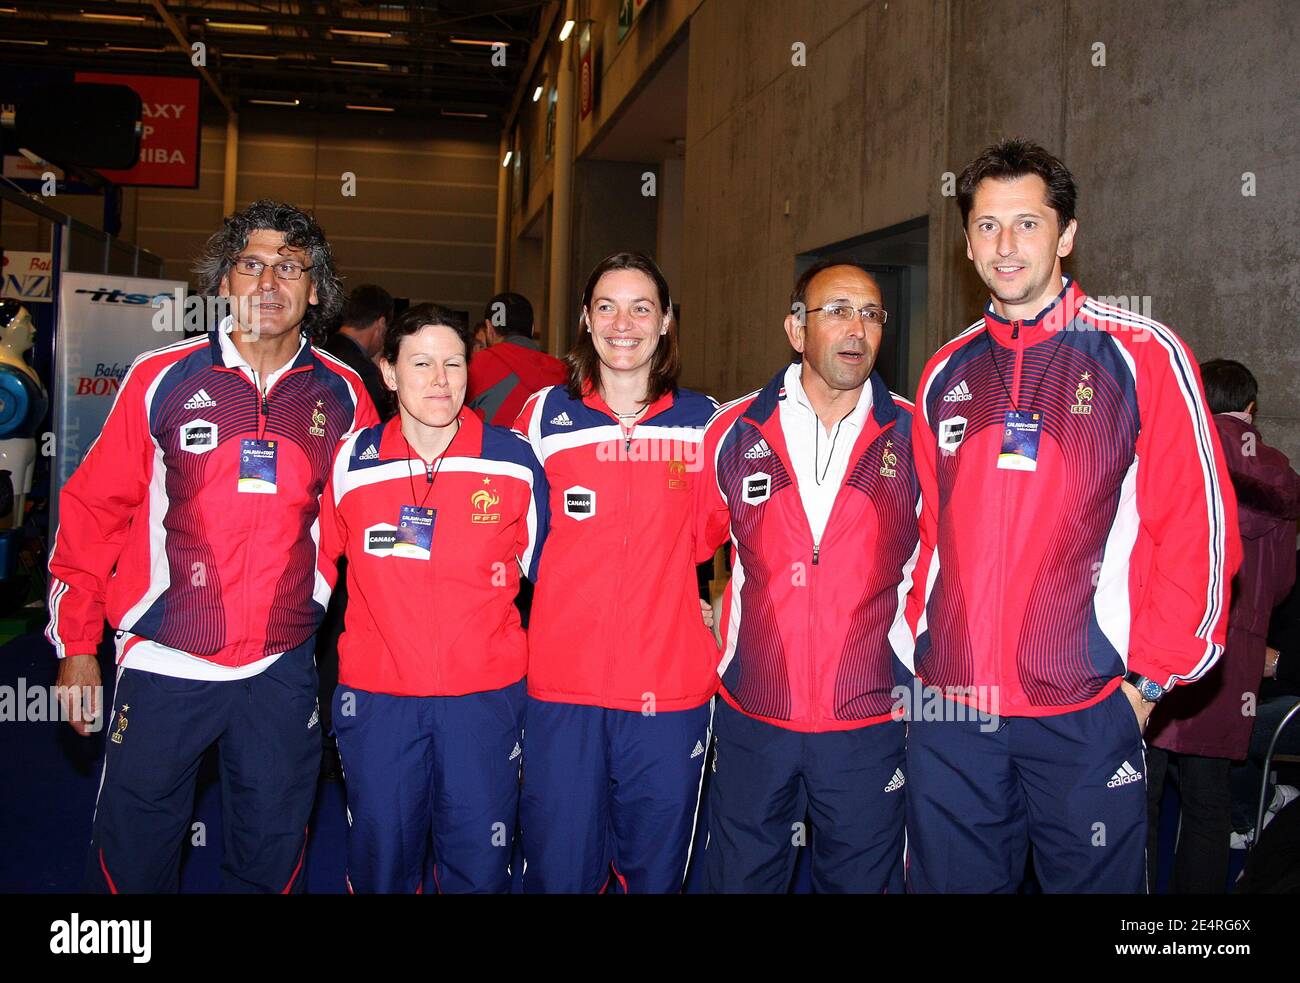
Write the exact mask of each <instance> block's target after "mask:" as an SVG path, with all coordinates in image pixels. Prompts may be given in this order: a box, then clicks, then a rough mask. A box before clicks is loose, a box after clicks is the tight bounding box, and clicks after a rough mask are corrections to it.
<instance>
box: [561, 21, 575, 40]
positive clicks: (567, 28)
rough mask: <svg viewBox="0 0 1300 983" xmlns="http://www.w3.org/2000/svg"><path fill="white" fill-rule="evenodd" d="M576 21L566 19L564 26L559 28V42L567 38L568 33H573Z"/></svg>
mask: <svg viewBox="0 0 1300 983" xmlns="http://www.w3.org/2000/svg"><path fill="white" fill-rule="evenodd" d="M576 23H577V21H571V20H566V21H565V22H564V26H563V27H562V28H560V43H561V44H563V43H564V42H565V41H567V40H569V35H570V34H572V33H573V28H574V25H575V24H576Z"/></svg>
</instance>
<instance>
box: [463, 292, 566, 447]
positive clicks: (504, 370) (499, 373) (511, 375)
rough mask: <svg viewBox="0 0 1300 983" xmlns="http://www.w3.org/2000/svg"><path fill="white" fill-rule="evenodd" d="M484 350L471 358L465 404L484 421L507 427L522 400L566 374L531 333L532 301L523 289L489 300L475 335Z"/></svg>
mask: <svg viewBox="0 0 1300 983" xmlns="http://www.w3.org/2000/svg"><path fill="white" fill-rule="evenodd" d="M479 336H481V337H482V338H483V343H484V346H485V348H484V350H483V351H482V352H480V353H479V354H478V356H477V357H476V358H475V359H474V360H473V361H472V362H471V363H470V367H469V399H468V405H469V408H470V409H472V410H474V411H475V412H476V413H478V415H479V417H481V418H482V419H483V420H484V421H485V422H487V423H492V424H495V425H497V426H502V427H508V426H510V425H511V424H513V423H514V422H515V420H516V419H517V418H518V416H519V412H520V411H521V410H522V409H523V408H524V400H526V399H527V398H528V397H529V396H531V395H532V394H533V393H535V392H537V390H539V389H542V388H544V387H546V386H558V385H561V384H562V383H563V382H564V381H565V379H566V378H567V374H566V370H565V368H564V363H563V362H561V361H560V360H559V359H558V358H553V357H552V356H550V355H547V354H546V353H545V352H544V351H542V346H541V345H540V344H538V342H537V341H535V340H534V339H533V305H532V304H530V303H528V298H527V297H524V296H523V295H522V294H513V293H504V294H497V295H496V296H495V297H493V298H492V299H491V300H489V301H488V303H487V308H486V309H485V310H484V312H483V322H482V324H481V325H480V326H479V328H478V329H477V330H476V331H475V337H476V338H478V337H479Z"/></svg>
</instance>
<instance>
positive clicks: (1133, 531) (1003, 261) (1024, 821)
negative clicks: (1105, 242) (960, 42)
mask: <svg viewBox="0 0 1300 983" xmlns="http://www.w3.org/2000/svg"><path fill="white" fill-rule="evenodd" d="M958 189H959V192H958V203H959V205H960V207H961V212H962V218H963V222H964V225H965V237H966V255H967V257H968V258H969V259H970V260H971V261H972V262H973V263H974V264H975V269H976V272H977V273H978V274H979V276H980V278H981V279H982V280H983V281H984V282H985V284H986V285H987V286H988V289H989V293H990V300H989V303H988V306H987V307H986V308H985V310H984V314H983V316H982V317H980V318H979V319H978V320H977V321H976V322H975V323H974V324H972V325H971V326H970V327H969V328H967V329H966V330H965V331H963V332H962V333H961V334H959V335H957V337H956V338H954V339H953V340H952V341H950V342H948V343H947V344H945V345H944V346H943V347H942V348H940V349H939V351H938V352H937V353H936V354H935V355H934V356H933V357H932V358H931V359H930V361H929V362H928V363H927V365H926V367H925V370H924V371H923V373H922V375H921V381H920V389H919V392H918V396H917V402H916V431H915V439H914V443H913V450H914V453H915V458H916V469H917V476H918V479H919V481H920V485H921V495H922V509H921V516H920V527H921V529H920V552H919V556H918V558H917V562H916V566H915V570H914V571H913V574H912V583H913V587H912V592H911V596H910V598H909V601H908V611H907V615H908V620H909V621H910V623H911V626H912V630H913V632H914V635H915V637H916V650H915V662H914V668H915V672H916V674H917V676H918V678H919V680H920V683H921V684H923V686H924V687H925V694H926V695H925V696H924V697H923V699H924V700H925V705H924V706H923V707H920V708H918V707H916V706H913V707H912V711H913V712H912V718H911V722H910V724H909V728H908V752H907V754H908V770H907V772H906V775H907V786H906V787H907V790H908V806H907V808H908V820H907V822H908V836H909V840H908V882H909V886H910V888H911V889H912V890H915V891H944V892H950V891H974V892H990V891H1014V890H1016V889H1017V888H1018V887H1019V886H1020V883H1021V881H1022V879H1023V876H1024V872H1025V859H1026V853H1027V851H1028V850H1029V849H1030V848H1032V849H1033V859H1034V871H1035V874H1036V876H1037V878H1038V881H1039V883H1040V884H1041V886H1042V887H1043V889H1044V890H1046V891H1049V892H1078V891H1109V892H1139V891H1143V890H1144V889H1145V883H1146V864H1145V852H1146V845H1147V837H1146V795H1145V787H1144V778H1145V776H1144V771H1145V768H1144V762H1143V757H1142V751H1143V749H1142V727H1143V726H1144V725H1145V723H1146V718H1147V716H1148V715H1149V714H1150V712H1151V708H1152V707H1154V706H1155V702H1156V701H1157V700H1159V699H1160V698H1161V697H1162V696H1163V695H1164V693H1165V692H1167V691H1168V690H1170V689H1172V688H1173V687H1174V686H1176V685H1179V684H1181V683H1188V682H1193V681H1195V680H1197V679H1199V678H1201V677H1202V676H1204V675H1205V673H1206V672H1208V671H1209V670H1210V668H1211V667H1212V666H1213V665H1214V664H1215V662H1216V660H1217V659H1218V658H1219V656H1220V655H1221V653H1222V651H1223V644H1224V637H1225V633H1226V628H1227V604H1228V584H1229V582H1230V581H1231V579H1232V574H1233V571H1235V570H1236V568H1237V564H1238V562H1239V557H1240V546H1239V543H1238V538H1237V528H1236V507H1235V501H1234V498H1233V495H1232V489H1231V485H1230V483H1229V480H1228V473H1227V469H1226V467H1225V465H1224V460H1223V451H1222V449H1221V448H1220V446H1219V441H1218V438H1217V436H1216V435H1215V432H1214V427H1213V424H1212V422H1211V420H1210V414H1209V411H1208V410H1207V408H1206V406H1205V397H1204V396H1203V394H1202V391H1201V384H1200V380H1199V378H1198V375H1197V371H1196V363H1195V360H1194V359H1193V358H1192V355H1191V352H1190V351H1189V350H1188V348H1187V346H1186V345H1185V344H1184V343H1183V342H1182V341H1181V340H1180V339H1179V338H1178V337H1177V336H1176V335H1175V334H1174V333H1173V332H1172V331H1170V330H1169V328H1167V327H1165V326H1164V325H1163V324H1160V323H1158V322H1156V321H1152V320H1150V319H1148V318H1144V317H1139V316H1138V315H1136V314H1132V313H1129V312H1128V311H1125V310H1121V309H1119V308H1115V307H1110V306H1107V305H1105V304H1101V303H1099V302H1098V301H1096V300H1093V299H1091V298H1089V297H1087V296H1086V295H1085V294H1084V293H1083V291H1082V290H1081V289H1080V288H1079V286H1078V284H1076V283H1075V282H1074V281H1073V280H1071V279H1070V278H1069V277H1067V276H1063V275H1062V273H1061V261H1062V260H1063V259H1064V258H1065V257H1066V256H1068V255H1069V254H1070V252H1071V250H1072V249H1073V247H1074V238H1075V234H1076V232H1077V229H1078V222H1077V220H1076V219H1075V217H1074V207H1075V199H1076V191H1075V186H1074V181H1073V179H1072V178H1071V176H1070V173H1069V171H1068V170H1067V169H1066V167H1065V165H1064V164H1062V163H1061V162H1060V161H1059V160H1057V159H1056V158H1055V157H1053V156H1052V155H1051V154H1049V153H1048V152H1047V151H1046V150H1044V149H1043V148H1042V147H1039V146H1037V145H1035V144H1032V143H1028V142H1026V141H1023V140H1006V141H1003V142H1001V143H999V144H996V145H994V146H992V147H989V148H988V149H987V150H985V151H984V152H983V153H982V154H980V156H979V157H977V158H976V159H975V160H974V161H972V162H971V164H970V165H969V166H968V167H967V168H966V170H965V171H964V172H963V174H962V176H961V179H960V181H959V184H958ZM931 695H934V696H935V697H936V700H935V705H936V706H938V707H939V708H940V709H941V710H942V712H941V713H936V712H934V708H933V707H931V706H930V703H931V701H930V699H929V697H930V696H931ZM940 698H941V702H939V700H940ZM973 709H974V710H976V711H978V713H977V714H976V716H979V715H980V714H990V715H996V716H997V718H998V723H999V726H997V727H996V728H989V727H986V726H985V725H984V724H983V723H982V722H977V721H976V720H973V719H971V718H972V713H971V711H972V710H973ZM918 711H923V712H918ZM936 718H938V719H936Z"/></svg>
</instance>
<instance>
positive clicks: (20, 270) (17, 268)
mask: <svg viewBox="0 0 1300 983" xmlns="http://www.w3.org/2000/svg"><path fill="white" fill-rule="evenodd" d="M51 270H52V266H51V261H50V254H49V253H23V252H19V251H18V250H16V249H6V250H5V251H4V259H3V261H2V262H0V297H11V298H13V299H14V300H21V301H23V302H24V303H28V304H33V303H34V304H48V303H49V302H50V301H51V300H52V299H53V292H52V291H51V289H50V285H51V283H53V275H52V273H51Z"/></svg>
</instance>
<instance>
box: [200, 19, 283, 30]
mask: <svg viewBox="0 0 1300 983" xmlns="http://www.w3.org/2000/svg"><path fill="white" fill-rule="evenodd" d="M207 25H208V27H211V28H213V29H214V30H217V31H257V32H258V33H265V32H266V31H269V30H270V29H271V28H270V27H268V26H267V25H266V24H240V23H236V22H234V21H228V20H210V21H207Z"/></svg>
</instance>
